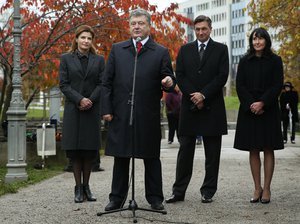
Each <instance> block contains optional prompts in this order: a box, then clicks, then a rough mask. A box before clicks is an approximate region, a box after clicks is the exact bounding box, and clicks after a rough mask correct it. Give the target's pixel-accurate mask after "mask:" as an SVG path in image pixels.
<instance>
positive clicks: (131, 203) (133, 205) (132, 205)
mask: <svg viewBox="0 0 300 224" xmlns="http://www.w3.org/2000/svg"><path fill="white" fill-rule="evenodd" d="M140 41H141V39H140V38H139V39H138V38H137V41H136V43H138V42H140ZM137 57H138V52H137V51H136V54H135V58H134V70H133V81H132V92H131V98H130V100H128V104H130V118H129V126H130V129H131V131H132V132H131V142H132V160H131V165H132V168H131V176H132V184H131V188H132V192H131V196H132V197H131V200H129V205H128V207H127V208H119V209H115V210H111V211H106V212H98V213H97V216H102V215H104V214H110V213H115V212H121V211H125V210H131V211H132V216H133V217H132V218H133V223H137V219H136V216H135V211H136V210H142V211H148V212H156V213H161V214H164V215H165V214H167V211H165V210H154V209H147V208H140V207H138V205H137V203H136V201H135V156H134V135H135V132H134V125H133V112H134V99H135V80H136V66H137Z"/></svg>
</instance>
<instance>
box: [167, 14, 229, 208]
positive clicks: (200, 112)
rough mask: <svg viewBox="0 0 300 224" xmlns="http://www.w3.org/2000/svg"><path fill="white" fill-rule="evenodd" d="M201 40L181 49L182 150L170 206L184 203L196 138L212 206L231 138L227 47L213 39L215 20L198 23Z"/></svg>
mask: <svg viewBox="0 0 300 224" xmlns="http://www.w3.org/2000/svg"><path fill="white" fill-rule="evenodd" d="M194 29H195V34H196V37H197V40H196V41H194V42H192V43H188V44H186V45H184V46H182V47H181V49H180V51H179V53H178V57H177V65H176V78H177V82H178V85H179V88H180V89H181V91H182V93H183V95H182V105H181V114H180V120H179V139H180V141H179V142H180V148H179V152H178V157H177V167H176V180H175V183H174V184H173V194H172V196H171V197H170V198H169V199H167V200H166V202H167V203H174V202H176V201H183V200H184V197H185V192H186V189H187V187H188V184H189V182H190V179H191V177H192V172H193V160H194V152H195V142H196V136H198V135H201V136H202V137H203V143H204V150H205V178H204V182H203V184H202V186H201V189H200V192H201V196H202V197H201V201H202V202H203V203H209V202H212V197H213V196H214V194H215V192H216V191H217V182H218V172H219V161H220V152H221V141H222V135H225V134H227V121H226V113H225V104H224V99H223V92H222V90H223V87H224V85H225V84H226V81H227V77H228V69H229V63H228V50H227V47H226V45H223V44H221V43H218V42H215V41H213V40H212V39H211V38H210V33H211V30H212V26H211V19H210V18H209V17H206V16H202V15H201V16H198V17H197V18H196V19H195V20H194Z"/></svg>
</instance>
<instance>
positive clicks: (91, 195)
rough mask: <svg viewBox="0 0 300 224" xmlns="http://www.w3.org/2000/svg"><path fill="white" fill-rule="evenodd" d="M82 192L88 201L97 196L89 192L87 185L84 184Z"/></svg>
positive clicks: (94, 199) (95, 199) (93, 199)
mask: <svg viewBox="0 0 300 224" xmlns="http://www.w3.org/2000/svg"><path fill="white" fill-rule="evenodd" d="M83 194H84V195H85V197H86V200H88V201H97V198H96V197H95V196H94V195H93V193H92V192H91V190H90V186H89V185H84V186H83Z"/></svg>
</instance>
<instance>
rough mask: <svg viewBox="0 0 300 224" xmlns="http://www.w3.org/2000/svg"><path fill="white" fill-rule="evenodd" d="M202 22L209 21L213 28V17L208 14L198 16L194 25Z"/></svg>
mask: <svg viewBox="0 0 300 224" xmlns="http://www.w3.org/2000/svg"><path fill="white" fill-rule="evenodd" d="M201 22H207V23H208V26H209V28H211V19H210V18H209V17H208V16H204V15H200V16H197V17H196V18H195V19H194V26H195V25H196V24H197V23H201Z"/></svg>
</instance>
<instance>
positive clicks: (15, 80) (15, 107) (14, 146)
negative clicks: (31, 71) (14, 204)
mask: <svg viewBox="0 0 300 224" xmlns="http://www.w3.org/2000/svg"><path fill="white" fill-rule="evenodd" d="M13 20H14V30H13V36H14V61H13V66H14V69H13V77H12V88H13V92H12V97H11V101H10V106H9V108H8V111H7V120H8V141H7V151H8V153H7V155H8V162H7V165H6V167H7V174H6V176H5V182H7V183H10V182H15V181H23V180H27V178H28V175H27V173H26V170H25V168H26V166H27V164H26V123H25V122H26V113H27V111H26V110H25V104H24V100H23V96H22V91H21V86H22V79H21V63H20V58H21V56H20V52H21V34H22V30H21V16H20V0H15V1H14V17H13Z"/></svg>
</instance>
